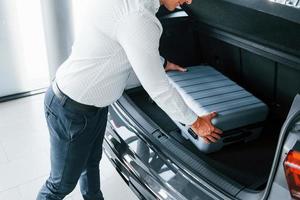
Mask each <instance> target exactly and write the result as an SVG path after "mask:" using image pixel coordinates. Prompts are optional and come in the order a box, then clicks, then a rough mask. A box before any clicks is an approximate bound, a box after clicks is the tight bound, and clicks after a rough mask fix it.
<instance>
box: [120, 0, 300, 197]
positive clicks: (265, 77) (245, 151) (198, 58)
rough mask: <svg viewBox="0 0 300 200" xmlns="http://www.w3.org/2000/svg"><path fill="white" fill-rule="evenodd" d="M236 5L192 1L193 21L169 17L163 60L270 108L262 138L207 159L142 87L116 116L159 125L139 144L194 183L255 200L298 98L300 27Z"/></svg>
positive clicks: (268, 8)
mask: <svg viewBox="0 0 300 200" xmlns="http://www.w3.org/2000/svg"><path fill="white" fill-rule="evenodd" d="M238 2H239V3H235V1H231V0H222V1H219V0H203V1H194V2H193V4H191V5H190V6H188V7H185V8H184V10H185V11H186V13H188V14H189V15H190V17H188V16H187V15H186V13H185V12H183V11H178V12H175V13H172V14H169V15H165V13H163V15H164V16H163V17H161V18H160V20H161V22H162V25H163V28H164V33H163V35H162V37H161V41H160V53H161V55H162V56H164V57H165V58H167V59H168V60H169V61H172V62H174V63H176V64H179V65H183V66H195V65H198V64H200V63H203V64H207V65H210V66H213V67H214V68H215V69H216V70H218V71H219V72H221V73H222V74H224V75H226V76H227V77H229V78H230V79H231V80H233V81H234V82H236V83H237V84H238V85H240V86H242V87H243V88H244V89H246V90H247V91H249V92H251V93H252V94H253V95H254V96H256V97H257V98H259V99H260V100H262V101H263V102H264V103H266V104H267V106H268V108H269V111H270V112H269V116H268V118H267V120H266V121H264V122H263V124H262V127H263V129H262V132H261V135H260V137H259V138H257V139H255V140H253V141H250V142H247V143H246V142H239V143H234V144H231V145H228V146H225V147H223V148H222V149H221V150H219V151H217V152H214V153H209V154H205V153H203V152H201V151H200V150H198V149H197V148H196V147H195V146H194V144H193V143H192V142H190V141H189V140H186V139H185V138H184V137H183V136H182V135H181V133H180V129H179V128H178V127H177V126H176V125H175V123H174V122H173V121H172V120H171V119H170V118H169V117H168V115H166V114H165V112H164V111H162V110H161V109H160V108H159V107H158V106H157V105H156V104H155V103H154V102H153V101H152V100H151V99H150V97H149V96H148V94H147V93H146V92H145V91H144V89H143V88H142V87H141V86H138V87H135V88H132V89H129V90H127V91H126V92H125V95H124V96H123V97H122V98H121V100H119V101H118V102H117V105H116V106H115V108H114V109H117V106H121V107H123V108H124V109H125V110H126V111H127V112H128V113H129V114H130V115H131V116H132V119H130V120H133V121H134V120H136V122H137V123H140V122H141V121H143V120H144V119H141V118H140V117H141V115H143V116H142V117H145V119H146V120H147V123H148V122H151V123H150V124H154V125H157V127H155V128H153V129H151V131H150V132H148V133H147V134H144V133H143V131H141V133H140V134H141V138H143V139H144V140H146V141H147V142H150V143H148V144H149V145H150V146H153V147H158V148H156V149H159V151H161V152H163V153H164V154H163V156H168V157H169V158H170V160H171V161H172V162H176V163H175V164H176V166H180V167H181V168H185V171H186V172H190V171H191V169H192V173H191V175H192V176H193V178H194V177H195V176H197V177H200V178H201V180H205V182H210V183H212V184H214V185H216V186H217V187H218V188H221V190H222V191H225V192H226V193H229V194H231V195H233V196H236V195H238V194H240V192H241V191H242V190H245V191H248V190H247V189H250V193H251V194H254V193H255V194H258V193H260V192H254V193H252V192H253V191H262V190H264V189H265V186H266V184H267V180H268V177H269V174H270V170H271V168H272V163H273V160H274V156H275V153H276V152H275V151H276V145H277V142H278V137H279V134H280V129H281V127H282V125H283V121H284V119H285V117H286V114H287V113H288V110H289V108H290V106H291V102H292V100H293V98H294V97H295V95H296V94H297V92H298V91H299V90H300V79H299V77H300V68H299V66H300V60H299V55H300V54H299V52H300V51H299V45H296V44H299V42H298V43H297V41H299V37H298V36H299V30H300V29H298V28H299V27H300V24H299V23H298V22H299V20H298V21H297V20H296V21H295V20H293V19H290V18H289V16H290V15H289V14H288V13H289V12H284V13H280V10H277V11H278V12H279V14H278V13H277V11H276V12H275V11H274V10H273V9H272V8H273V7H272V5H269V4H265V3H262V4H263V6H264V7H261V9H262V10H260V9H257V10H256V9H255V8H252V7H251V5H240V4H243V3H241V2H242V1H238ZM243 2H244V1H243ZM257 2H258V1H257ZM245 3H246V2H245ZM253 5H254V4H253ZM273 11H274V12H273ZM287 11H289V8H287ZM216 13H220V14H219V15H216ZM281 15H282V16H281ZM293 16H298V14H295V13H294V14H293ZM299 17H300V16H299ZM257 23H259V24H257ZM282 27H285V28H282ZM261 29H263V30H261ZM286 30H293V31H291V32H292V34H289V35H286V33H288V32H289V31H286ZM272 31H274V33H276V34H272V33H271V32H272ZM287 80H288V81H287ZM129 104H130V105H129ZM131 104H133V106H131ZM140 113H141V114H140ZM134 115H137V116H134ZM144 121H145V120H144ZM152 122H154V123H152ZM141 123H142V122H141ZM158 127H159V128H158ZM157 129H161V130H157ZM153 131H154V132H153ZM150 133H151V134H150ZM161 133H163V135H161ZM143 134H144V135H143ZM145 138H146V139H145ZM189 175H190V174H189ZM257 198H258V197H257Z"/></svg>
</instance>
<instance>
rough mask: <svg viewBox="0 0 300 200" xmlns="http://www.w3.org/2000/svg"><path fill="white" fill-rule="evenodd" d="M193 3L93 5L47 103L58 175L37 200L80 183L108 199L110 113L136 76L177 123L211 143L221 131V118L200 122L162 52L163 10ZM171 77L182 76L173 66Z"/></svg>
mask: <svg viewBox="0 0 300 200" xmlns="http://www.w3.org/2000/svg"><path fill="white" fill-rule="evenodd" d="M184 3H188V4H190V3H192V0H89V1H88V2H87V4H88V7H87V8H88V9H87V12H86V14H85V18H84V22H85V23H84V24H83V26H82V27H81V31H80V32H79V33H78V34H77V35H76V41H75V43H74V45H73V49H72V53H71V55H70V57H69V58H68V59H67V60H66V61H65V62H64V63H63V64H62V66H60V68H59V69H58V71H57V73H56V79H55V81H54V82H53V83H52V86H51V87H50V88H49V89H48V91H47V92H46V95H45V115H46V119H47V125H48V128H49V132H50V144H51V151H50V152H51V153H50V154H51V156H50V157H51V173H50V177H49V178H48V180H47V181H46V183H45V184H44V185H43V187H42V188H41V190H40V192H39V194H38V197H37V199H38V200H43V199H48V200H50V199H51V200H58V199H63V198H64V197H65V196H66V195H67V194H69V193H70V192H71V191H72V190H73V189H74V187H75V186H76V184H77V181H78V180H79V182H80V189H81V193H82V196H83V198H84V199H85V200H100V199H103V196H102V193H101V191H100V180H99V179H100V178H99V162H100V159H101V155H102V141H103V136H104V132H105V127H106V122H107V106H108V105H110V104H111V103H113V102H114V101H116V100H117V99H118V98H119V97H120V96H121V95H122V93H123V90H124V88H125V86H126V84H127V80H128V77H129V74H130V73H131V71H132V70H133V71H134V73H135V74H136V76H137V77H138V79H139V81H140V82H141V84H142V86H143V87H144V89H145V90H146V91H147V92H148V93H149V95H150V96H151V98H152V99H153V100H154V101H155V102H156V103H157V105H159V106H160V107H161V108H162V109H163V110H164V111H165V112H166V113H167V114H168V115H169V116H170V117H171V118H173V119H174V120H177V121H180V122H182V123H184V124H187V125H190V126H191V128H192V129H193V130H194V131H195V132H196V133H197V134H198V135H199V136H200V137H202V138H203V139H204V140H205V141H206V142H215V141H216V140H217V139H219V138H220V136H219V134H221V131H220V130H219V129H217V128H215V127H214V126H213V125H212V124H211V119H212V118H213V117H215V116H216V113H211V114H209V115H206V116H200V117H198V116H197V115H196V114H195V113H194V112H193V111H192V110H190V109H189V108H188V106H187V105H186V104H185V102H184V101H183V99H182V97H181V96H180V95H179V94H178V92H177V91H176V89H175V88H173V87H172V85H171V84H170V83H169V82H168V79H167V78H166V75H165V72H164V70H163V68H162V62H161V59H160V56H159V52H158V46H159V39H160V36H161V33H162V27H161V24H160V22H159V21H158V19H157V18H156V17H155V13H156V12H157V10H158V8H159V6H160V5H164V6H165V7H166V8H167V9H168V10H170V11H171V10H174V9H175V8H176V7H177V6H179V5H181V4H184ZM166 70H182V69H181V68H180V67H179V66H176V65H175V64H173V63H168V64H167V66H166Z"/></svg>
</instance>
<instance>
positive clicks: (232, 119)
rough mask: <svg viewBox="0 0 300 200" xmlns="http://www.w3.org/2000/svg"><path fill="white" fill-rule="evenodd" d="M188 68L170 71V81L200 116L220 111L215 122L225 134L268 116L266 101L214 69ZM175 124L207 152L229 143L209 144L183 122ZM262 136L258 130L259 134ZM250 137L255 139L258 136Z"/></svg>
mask: <svg viewBox="0 0 300 200" xmlns="http://www.w3.org/2000/svg"><path fill="white" fill-rule="evenodd" d="M187 69H188V71H187V72H177V71H171V72H168V73H167V75H168V78H169V80H170V82H171V83H172V84H173V85H174V86H175V87H176V89H177V90H178V91H179V93H180V94H181V95H182V97H183V98H184V100H185V102H186V103H187V104H188V105H189V107H190V108H191V109H192V110H193V111H194V112H195V113H196V114H197V115H199V116H201V115H205V114H208V113H210V112H213V111H216V112H217V113H218V116H217V118H215V119H213V121H212V122H213V124H214V125H215V126H216V127H218V128H220V129H221V130H223V131H224V132H225V133H226V132H228V133H230V130H233V129H238V128H240V127H245V126H248V125H252V124H256V123H258V122H262V121H264V120H265V119H266V117H267V114H268V107H267V106H266V105H265V104H264V103H263V102H262V101H260V100H259V99H258V98H256V97H255V96H253V95H252V94H251V93H249V92H248V91H246V90H245V89H243V88H242V87H240V86H239V85H237V84H236V83H235V82H233V81H231V80H230V79H229V78H227V77H226V76H224V75H223V74H221V73H220V72H218V71H217V70H215V69H214V68H212V67H210V66H193V67H188V68H187ZM175 123H176V124H177V125H178V126H179V128H181V130H182V134H183V136H184V137H185V138H188V139H190V140H191V141H192V142H193V143H194V144H195V145H196V146H197V147H198V148H199V149H200V150H202V151H204V152H212V151H216V150H218V149H220V148H222V146H224V145H225V143H223V141H222V140H219V141H218V142H217V143H211V144H209V145H207V144H206V143H204V141H203V140H202V139H201V138H198V139H195V138H194V137H193V136H192V135H191V134H190V133H188V130H187V128H186V127H184V126H183V125H182V124H180V123H178V122H175ZM232 134H240V133H237V132H236V133H232ZM258 135H259V134H257V133H255V137H258ZM247 137H251V138H252V139H253V137H254V136H253V135H251V134H250V135H248V136H247Z"/></svg>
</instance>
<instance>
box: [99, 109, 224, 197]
mask: <svg viewBox="0 0 300 200" xmlns="http://www.w3.org/2000/svg"><path fill="white" fill-rule="evenodd" d="M115 106H116V105H115ZM117 109H118V108H116V107H114V105H113V106H112V108H110V111H111V112H110V114H109V117H108V124H107V131H106V134H105V138H104V151H105V154H106V155H107V157H108V159H109V160H110V161H111V163H112V164H113V166H114V167H115V168H116V170H117V171H118V173H119V174H120V175H121V177H122V178H123V180H124V181H125V182H126V183H127V185H128V186H129V187H130V188H131V189H132V191H133V192H135V194H136V195H137V196H138V197H139V198H140V199H150V200H151V199H162V200H165V199H170V200H173V199H174V200H188V199H195V200H197V199H199V200H200V199H201V200H202V199H205V200H212V199H228V198H224V196H223V197H222V198H221V197H220V196H219V195H218V194H216V193H214V192H211V191H209V190H207V189H206V187H203V185H201V183H199V182H196V181H195V177H194V178H193V177H190V176H189V174H186V173H184V172H183V171H182V170H181V169H180V167H178V166H176V165H175V164H174V163H173V162H171V161H170V160H169V159H168V158H167V157H166V156H165V155H163V154H161V152H160V151H159V150H157V148H156V147H154V146H152V145H151V144H149V143H148V142H147V141H145V140H143V139H142V137H139V136H138V135H139V131H140V130H139V131H138V130H136V129H135V127H134V126H130V125H129V124H128V123H126V119H124V118H123V116H121V114H120V115H119V116H116V115H118V114H117V113H115V112H114V111H116V110H117ZM123 114H124V113H123ZM116 123H118V124H116Z"/></svg>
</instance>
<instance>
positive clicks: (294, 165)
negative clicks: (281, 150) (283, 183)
mask: <svg viewBox="0 0 300 200" xmlns="http://www.w3.org/2000/svg"><path fill="white" fill-rule="evenodd" d="M284 171H285V177H286V180H287V183H288V186H289V190H290V193H291V196H292V197H293V198H294V199H299V200H300V152H299V151H296V150H291V151H290V152H289V153H288V154H287V156H286V158H285V160H284Z"/></svg>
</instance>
